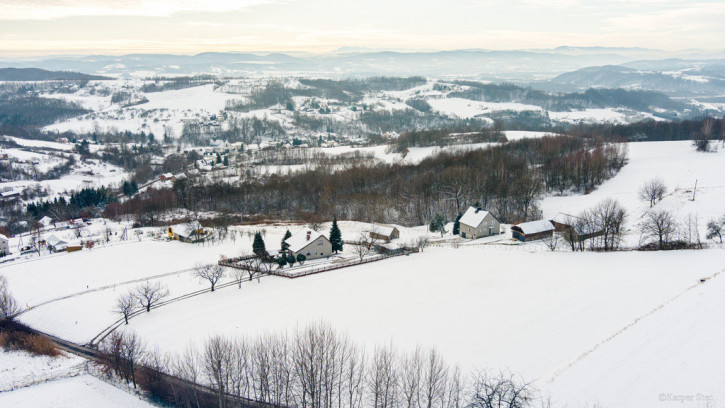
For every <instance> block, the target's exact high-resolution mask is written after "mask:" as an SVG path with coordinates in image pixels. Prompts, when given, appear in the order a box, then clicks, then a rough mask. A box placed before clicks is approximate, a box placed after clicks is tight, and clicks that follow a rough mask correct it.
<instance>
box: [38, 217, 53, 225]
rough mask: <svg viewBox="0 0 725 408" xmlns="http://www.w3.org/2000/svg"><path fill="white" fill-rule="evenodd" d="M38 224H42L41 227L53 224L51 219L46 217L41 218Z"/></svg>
mask: <svg viewBox="0 0 725 408" xmlns="http://www.w3.org/2000/svg"><path fill="white" fill-rule="evenodd" d="M38 222H39V223H41V224H43V225H46V226H47V225H50V224H52V223H53V219H52V218H50V217H48V216H47V215H46V216H45V217H43V218H41V219H40V220H38Z"/></svg>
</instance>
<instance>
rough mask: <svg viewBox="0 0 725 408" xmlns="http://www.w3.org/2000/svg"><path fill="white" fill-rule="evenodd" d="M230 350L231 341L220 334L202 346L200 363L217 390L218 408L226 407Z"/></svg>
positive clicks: (229, 376)
mask: <svg viewBox="0 0 725 408" xmlns="http://www.w3.org/2000/svg"><path fill="white" fill-rule="evenodd" d="M232 351H233V344H232V342H231V341H230V340H228V339H226V338H224V337H220V336H214V337H212V338H211V339H209V341H207V342H206V345H205V346H204V354H203V356H202V365H203V368H204V373H205V374H206V375H207V377H208V378H209V381H211V382H212V384H214V387H215V389H216V391H217V397H218V402H219V408H225V407H226V402H227V401H226V397H225V395H226V394H227V392H228V389H229V382H230V380H231V370H230V369H231V365H230V362H231V361H232Z"/></svg>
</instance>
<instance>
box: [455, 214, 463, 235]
mask: <svg viewBox="0 0 725 408" xmlns="http://www.w3.org/2000/svg"><path fill="white" fill-rule="evenodd" d="M461 217H463V214H461V213H458V217H456V220H455V221H454V222H453V235H458V234H459V233H460V232H461Z"/></svg>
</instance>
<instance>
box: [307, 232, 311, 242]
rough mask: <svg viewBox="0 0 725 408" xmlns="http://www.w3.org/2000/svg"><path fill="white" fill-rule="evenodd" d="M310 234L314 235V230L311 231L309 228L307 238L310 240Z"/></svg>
mask: <svg viewBox="0 0 725 408" xmlns="http://www.w3.org/2000/svg"><path fill="white" fill-rule="evenodd" d="M310 235H312V231H309V230H308V231H307V240H308V241H309V240H310Z"/></svg>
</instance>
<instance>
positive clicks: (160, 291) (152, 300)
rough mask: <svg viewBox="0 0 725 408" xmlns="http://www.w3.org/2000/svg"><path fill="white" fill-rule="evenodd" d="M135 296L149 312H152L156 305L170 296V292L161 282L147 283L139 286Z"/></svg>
mask: <svg viewBox="0 0 725 408" xmlns="http://www.w3.org/2000/svg"><path fill="white" fill-rule="evenodd" d="M133 295H134V297H135V298H136V300H138V301H139V303H141V306H142V307H143V308H144V309H146V311H147V312H150V311H151V308H152V307H153V306H154V305H155V304H156V303H158V302H160V301H161V300H163V299H164V298H165V297H167V296H169V290H168V289H167V288H166V287H165V286H162V285H161V283H160V282H156V283H151V282H148V281H147V282H146V283H144V284H143V285H141V286H138V287H137V288H136V291H135V292H134V294H133Z"/></svg>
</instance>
